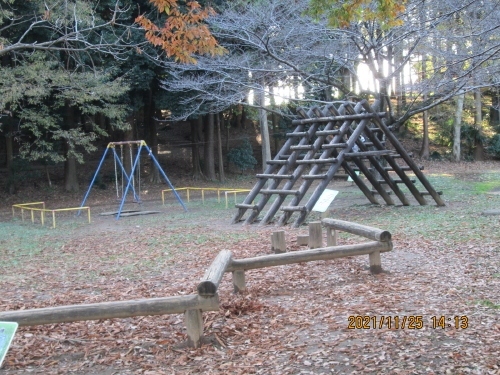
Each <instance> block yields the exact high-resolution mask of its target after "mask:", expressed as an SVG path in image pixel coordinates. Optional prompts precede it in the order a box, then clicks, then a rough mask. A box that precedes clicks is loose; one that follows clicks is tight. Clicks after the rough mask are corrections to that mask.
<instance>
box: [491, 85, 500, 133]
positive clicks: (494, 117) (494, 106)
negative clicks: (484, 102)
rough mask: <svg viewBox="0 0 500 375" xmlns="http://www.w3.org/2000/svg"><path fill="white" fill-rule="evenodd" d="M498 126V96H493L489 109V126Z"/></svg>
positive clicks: (499, 99) (499, 117)
mask: <svg viewBox="0 0 500 375" xmlns="http://www.w3.org/2000/svg"><path fill="white" fill-rule="evenodd" d="M499 125H500V94H498V93H497V94H496V95H493V97H492V98H491V107H490V126H499Z"/></svg>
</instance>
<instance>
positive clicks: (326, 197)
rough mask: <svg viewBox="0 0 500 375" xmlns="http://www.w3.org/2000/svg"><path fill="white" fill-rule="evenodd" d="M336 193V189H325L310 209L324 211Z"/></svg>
mask: <svg viewBox="0 0 500 375" xmlns="http://www.w3.org/2000/svg"><path fill="white" fill-rule="evenodd" d="M338 193H339V192H338V191H337V190H331V189H325V190H324V191H323V193H322V194H321V196H320V197H319V199H318V201H317V202H316V204H315V205H314V207H313V208H312V210H313V211H317V212H326V210H328V207H329V206H330V204H331V203H332V202H333V200H334V199H335V197H336V196H337V194H338Z"/></svg>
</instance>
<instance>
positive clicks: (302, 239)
mask: <svg viewBox="0 0 500 375" xmlns="http://www.w3.org/2000/svg"><path fill="white" fill-rule="evenodd" d="M307 244H309V235H308V234H299V235H298V236H297V245H299V246H305V245H307Z"/></svg>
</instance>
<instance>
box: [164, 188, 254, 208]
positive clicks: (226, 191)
mask: <svg viewBox="0 0 500 375" xmlns="http://www.w3.org/2000/svg"><path fill="white" fill-rule="evenodd" d="M175 190H176V191H177V192H179V191H181V190H185V191H186V199H187V201H188V202H189V201H190V195H189V194H190V192H191V191H201V201H202V203H203V204H205V191H216V192H217V202H218V203H220V193H221V191H222V192H224V195H225V197H226V208H228V198H227V196H228V195H229V194H234V204H236V194H239V193H248V192H249V191H250V189H232V188H196V187H181V188H177V189H175ZM171 191H173V190H172V189H165V190H162V191H161V201H162V203H163V205H165V193H169V192H171Z"/></svg>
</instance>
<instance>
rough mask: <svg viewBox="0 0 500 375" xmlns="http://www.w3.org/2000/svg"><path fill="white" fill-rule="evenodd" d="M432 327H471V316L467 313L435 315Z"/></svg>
mask: <svg viewBox="0 0 500 375" xmlns="http://www.w3.org/2000/svg"><path fill="white" fill-rule="evenodd" d="M431 320H432V328H443V329H445V328H452V327H454V328H455V329H466V328H468V327H469V318H468V317H467V316H465V315H462V316H454V317H450V316H444V315H441V316H433V317H432V318H431Z"/></svg>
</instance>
